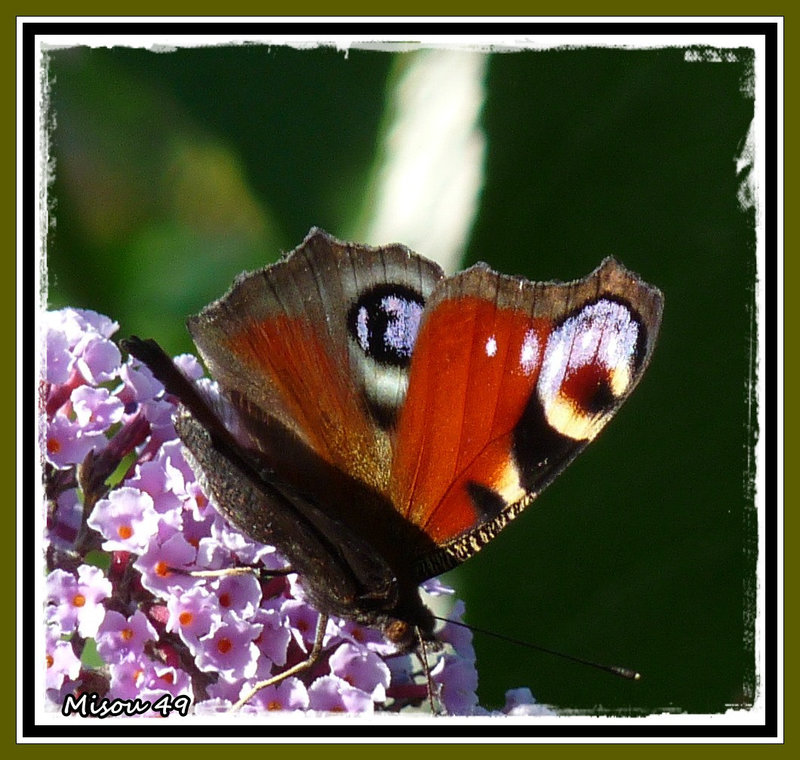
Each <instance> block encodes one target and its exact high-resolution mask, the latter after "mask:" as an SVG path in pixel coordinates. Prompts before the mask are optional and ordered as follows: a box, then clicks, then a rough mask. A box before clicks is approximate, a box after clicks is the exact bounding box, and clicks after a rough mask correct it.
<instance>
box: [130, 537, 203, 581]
mask: <svg viewBox="0 0 800 760" xmlns="http://www.w3.org/2000/svg"><path fill="white" fill-rule="evenodd" d="M196 554H197V551H196V550H195V548H194V547H193V546H192V545H191V544H190V543H189V542H188V541H187V540H186V539H185V538H184V537H183V536H182V535H181V534H180V533H172V534H171V535H170V536H169V538H166V539H164V540H163V541H161V540H158V539H156V540H154V541H152V542H151V543H150V546H149V547H148V548H147V550H146V551H145V552H144V553H143V554H142V555H141V556H140V557H139V559H138V560H136V562H134V564H133V566H134V567H135V568H136V569H137V570H138V571H139V572H140V573H141V574H142V585H143V586H144V587H145V588H146V589H147V590H148V591H150V592H152V593H153V594H156V595H157V596H160V595H162V594H163V595H167V596H168V595H169V594H170V593H171V591H172V589H178V590H182V589H188V588H191V587H192V586H193V585H194V584H195V582H196V581H195V579H194V578H192V576H191V575H190V574H189V573H190V572H191V570H190V567H191V566H192V565H193V564H194V560H195V556H196Z"/></svg>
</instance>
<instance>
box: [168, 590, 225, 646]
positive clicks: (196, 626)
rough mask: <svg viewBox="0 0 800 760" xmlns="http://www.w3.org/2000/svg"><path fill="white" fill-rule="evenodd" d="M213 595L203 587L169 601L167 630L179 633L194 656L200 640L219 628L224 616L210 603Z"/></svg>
mask: <svg viewBox="0 0 800 760" xmlns="http://www.w3.org/2000/svg"><path fill="white" fill-rule="evenodd" d="M212 598H213V597H212V595H211V593H210V592H209V591H208V590H207V589H206V588H205V587H204V586H202V585H197V586H194V587H193V588H190V589H188V590H187V591H184V592H183V593H181V594H173V595H171V596H170V597H169V599H168V600H167V610H168V611H169V618H168V620H167V624H166V628H167V630H168V631H173V632H175V633H177V634H178V635H179V636H180V637H181V639H183V641H184V642H185V643H186V645H187V646H188V647H189V649H190V650H191V652H192V654H193V655H196V654H197V651H198V649H199V648H200V646H201V645H200V644H199V640H200V639H201V638H203V637H205V636H207V635H208V633H209V631H211V629H212V627H213V628H216V627H218V626H219V624H220V622H221V620H222V615H221V614H220V612H219V609H218V608H217V607H216V605H213V604H211V603H210V600H211V599H212Z"/></svg>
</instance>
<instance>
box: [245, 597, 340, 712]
mask: <svg viewBox="0 0 800 760" xmlns="http://www.w3.org/2000/svg"><path fill="white" fill-rule="evenodd" d="M327 627H328V616H327V615H323V614H322V613H320V616H319V619H318V620H317V630H316V633H315V634H314V646H313V647H312V648H311V652H310V653H309V655H308V657H306V659H305V660H303V661H302V662H298V663H297V665H292V667H291V668H287V669H286V670H284V671H283V673H278V675H277V676H273V677H272V678H267V679H266V680H265V681H259V682H258V683H257V684H256V685H255V686H254V687H253V688H252V689H250V691H249V692H247V694H245V695H244V696H243V697H242V698H241V699H240V700H239V701H238V702H237V703H236V704H235V705H234V706H233V708H232V711H233V712H236V711H237V710H239V709H240V708H241V707H242V706H244V705H246V704H247V703H248V702H249V701H250V700H251V699H252V698H253V697H254V696H255V695H256V694H257V693H258V692H259V691H261V689H266V688H267V686H274V685H275V684H276V683H280V682H281V681H283V680H285V679H286V678H289V676H293V675H295V674H297V673H300V672H302V671H303V670H307V669H308V668H310V667H311V666H312V665H313V664H314V663H315V662H316V661H317V660H318V659H319V655H320V653H321V652H322V640H323V639H324V638H325V629H326V628H327Z"/></svg>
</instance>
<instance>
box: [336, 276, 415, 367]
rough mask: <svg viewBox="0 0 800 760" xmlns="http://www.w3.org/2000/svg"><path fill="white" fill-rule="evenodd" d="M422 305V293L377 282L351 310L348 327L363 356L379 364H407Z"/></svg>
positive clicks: (402, 286) (403, 286)
mask: <svg viewBox="0 0 800 760" xmlns="http://www.w3.org/2000/svg"><path fill="white" fill-rule="evenodd" d="M424 307H425V301H424V299H423V298H422V296H421V295H420V294H419V293H418V292H417V291H415V290H412V289H411V288H409V287H406V286H405V285H392V284H387V285H378V286H376V287H374V288H372V289H371V290H368V291H366V292H365V293H363V294H362V295H361V297H360V298H359V299H358V301H357V303H356V304H355V305H354V306H353V307H352V308H351V309H350V312H349V314H348V315H347V329H348V330H349V331H350V335H351V337H352V338H353V340H355V342H356V343H357V344H358V345H359V346H360V347H361V350H362V351H363V352H364V354H365V355H366V356H369V357H370V358H371V359H373V360H374V361H376V362H378V363H380V364H387V365H391V366H395V367H407V366H408V364H409V362H410V361H411V352H412V351H413V350H414V343H415V342H416V340H417V332H418V331H419V324H420V319H421V318H422V310H423V308H424Z"/></svg>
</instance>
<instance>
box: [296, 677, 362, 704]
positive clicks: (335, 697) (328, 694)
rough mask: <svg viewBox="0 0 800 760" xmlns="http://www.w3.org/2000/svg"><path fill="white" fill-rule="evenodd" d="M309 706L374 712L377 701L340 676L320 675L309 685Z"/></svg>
mask: <svg viewBox="0 0 800 760" xmlns="http://www.w3.org/2000/svg"><path fill="white" fill-rule="evenodd" d="M308 706H309V708H310V709H311V710H319V711H320V712H348V713H372V712H374V711H375V703H374V702H373V701H372V697H370V695H369V694H367V693H366V692H364V691H361V689H356V688H355V687H354V686H351V685H350V684H349V683H347V681H345V680H344V679H343V678H339V677H338V676H320V677H319V678H317V680H316V681H314V683H312V684H311V686H309V687H308Z"/></svg>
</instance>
